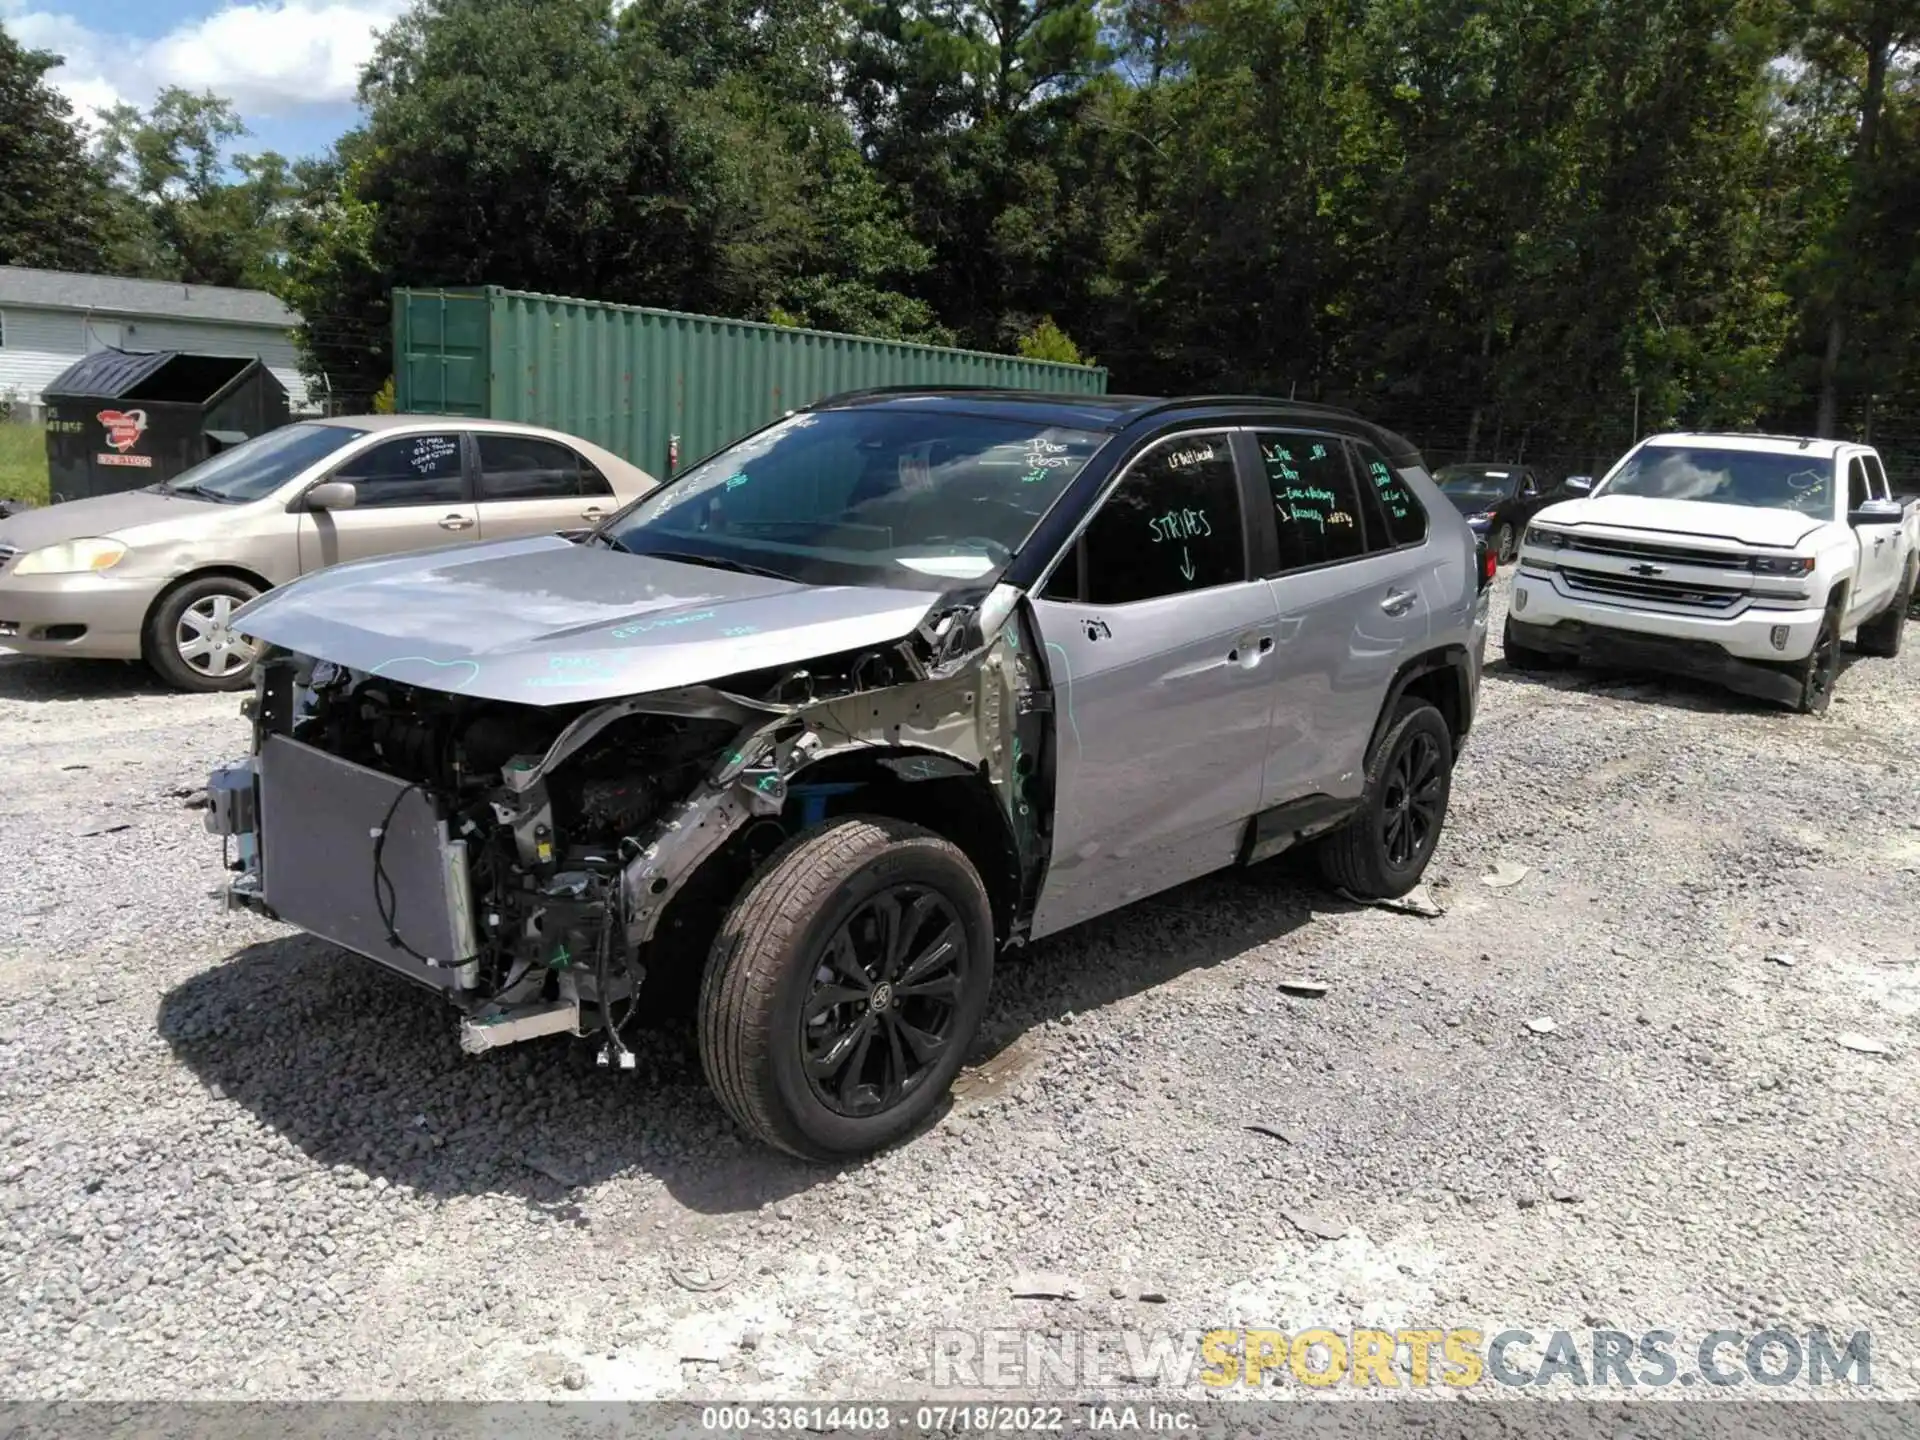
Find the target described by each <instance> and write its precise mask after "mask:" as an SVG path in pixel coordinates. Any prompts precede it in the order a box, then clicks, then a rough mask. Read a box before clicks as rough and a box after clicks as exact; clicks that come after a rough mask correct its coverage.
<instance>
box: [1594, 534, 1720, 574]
mask: <svg viewBox="0 0 1920 1440" xmlns="http://www.w3.org/2000/svg"><path fill="white" fill-rule="evenodd" d="M1566 548H1567V550H1569V551H1574V550H1583V551H1586V552H1587V553H1588V554H1592V555H1614V556H1618V557H1619V558H1620V559H1622V560H1652V561H1656V562H1658V563H1661V564H1666V565H1698V566H1701V567H1703V568H1705V569H1711V570H1750V569H1752V568H1753V562H1752V560H1751V559H1749V558H1748V557H1747V556H1745V555H1729V554H1728V553H1727V552H1726V551H1724V550H1689V549H1686V548H1685V547H1682V546H1678V545H1645V544H1642V543H1641V542H1639V541H1637V540H1603V539H1600V538H1599V537H1597V536H1592V535H1580V536H1577V537H1576V538H1575V539H1574V540H1573V542H1572V543H1571V544H1569V545H1568V546H1567V547H1566Z"/></svg>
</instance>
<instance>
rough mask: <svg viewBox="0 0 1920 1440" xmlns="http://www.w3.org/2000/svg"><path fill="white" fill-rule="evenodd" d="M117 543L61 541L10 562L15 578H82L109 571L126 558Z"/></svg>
mask: <svg viewBox="0 0 1920 1440" xmlns="http://www.w3.org/2000/svg"><path fill="white" fill-rule="evenodd" d="M126 553H127V547H126V546H124V545H122V544H121V543H120V542H119V541H118V540H62V541H61V542H60V543H59V544H58V545H42V546H41V547H40V548H39V549H38V550H29V551H28V552H27V553H26V554H24V555H22V556H21V557H20V558H19V559H18V560H16V561H14V562H13V573H14V574H15V575H84V574H86V573H87V572H88V571H89V570H95V571H97V570H111V569H112V568H113V567H114V566H116V565H118V564H119V563H120V562H121V560H123V559H124V558H126Z"/></svg>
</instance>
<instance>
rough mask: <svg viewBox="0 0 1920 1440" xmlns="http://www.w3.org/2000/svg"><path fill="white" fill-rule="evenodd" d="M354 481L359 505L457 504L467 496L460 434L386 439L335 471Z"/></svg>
mask: <svg viewBox="0 0 1920 1440" xmlns="http://www.w3.org/2000/svg"><path fill="white" fill-rule="evenodd" d="M329 478H330V479H334V480H351V481H352V482H353V487H354V489H355V490H357V491H359V496H358V499H357V500H356V502H355V506H356V508H359V509H367V508H372V507H376V506H389V505H457V504H459V503H460V502H461V501H463V500H465V499H466V498H467V487H466V481H465V478H464V477H463V476H462V474H461V465H460V437H459V436H458V435H457V434H453V433H451V432H449V433H445V434H435V435H406V436H402V437H401V438H400V439H397V440H383V441H382V442H381V443H380V444H378V445H375V446H373V447H372V448H371V449H368V450H363V451H361V452H360V453H359V454H358V455H356V456H354V457H353V458H352V459H351V460H348V461H347V462H346V463H345V464H343V465H342V466H341V467H340V468H339V469H338V470H336V471H335V472H334V473H333V474H332V476H330V477H329Z"/></svg>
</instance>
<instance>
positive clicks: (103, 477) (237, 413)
mask: <svg viewBox="0 0 1920 1440" xmlns="http://www.w3.org/2000/svg"><path fill="white" fill-rule="evenodd" d="M42 400H43V402H44V403H45V405H46V411H47V482H48V489H49V490H50V491H51V498H52V499H53V500H55V501H60V500H80V499H84V498H85V497H87V496H89V495H110V494H112V493H114V492H115V491H118V490H138V489H140V488H141V487H142V486H144V485H152V484H154V483H156V482H157V481H161V480H170V479H172V478H173V477H174V476H175V475H178V474H179V473H180V472H181V471H182V470H185V469H186V468H187V467H188V466H190V465H197V464H199V463H200V462H201V461H202V460H204V459H206V458H207V457H208V456H209V455H212V454H215V453H216V452H218V451H220V450H224V449H226V448H227V447H228V446H229V445H234V444H237V443H238V442H239V441H241V440H244V439H246V438H247V437H249V436H252V435H258V434H260V433H261V432H262V431H266V430H271V429H273V428H274V427H276V426H279V425H284V424H286V423H287V421H288V419H289V415H288V411H287V391H286V387H285V386H283V385H282V384H281V383H280V381H279V380H278V379H276V378H275V376H274V373H273V372H272V371H271V370H269V369H267V367H266V366H265V365H262V364H261V363H260V362H259V361H258V360H255V359H250V358H248V357H247V356H244V355H189V354H185V353H183V352H181V351H178V350H163V351H156V352H153V353H147V354H136V353H134V352H132V351H128V350H102V351H100V352H99V353H98V354H94V355H89V356H87V358H86V359H84V360H80V361H77V362H75V363H74V364H73V365H70V366H68V367H67V369H66V370H64V371H62V372H61V375H60V378H59V379H57V380H55V381H54V382H53V383H52V384H50V385H48V386H47V387H46V389H45V390H44V391H42Z"/></svg>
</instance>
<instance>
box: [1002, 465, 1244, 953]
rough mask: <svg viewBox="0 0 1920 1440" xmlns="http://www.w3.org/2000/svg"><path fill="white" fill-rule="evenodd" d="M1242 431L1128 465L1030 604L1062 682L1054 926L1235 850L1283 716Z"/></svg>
mask: <svg viewBox="0 0 1920 1440" xmlns="http://www.w3.org/2000/svg"><path fill="white" fill-rule="evenodd" d="M1248 567H1249V560H1248V548H1247V525H1246V517H1245V514H1244V490H1243V485H1242V480H1241V475H1240V472H1239V470H1238V469H1237V467H1236V464H1235V460H1234V448H1233V444H1232V440H1231V437H1230V435H1229V434H1228V433H1227V432H1226V431H1222V430H1212V431H1206V430H1202V431H1187V432H1182V433H1179V434H1176V435H1171V436H1167V437H1163V438H1161V439H1159V440H1156V441H1154V442H1153V443H1151V444H1150V445H1148V446H1147V447H1146V448H1145V449H1143V450H1142V451H1141V453H1140V454H1139V455H1137V456H1136V457H1135V458H1134V459H1133V460H1132V461H1130V462H1129V463H1128V465H1127V466H1126V468H1125V469H1124V470H1123V471H1122V473H1121V476H1120V478H1119V480H1118V482H1117V484H1116V485H1115V486H1114V487H1113V488H1112V489H1110V490H1109V492H1108V494H1107V495H1106V497H1105V498H1104V499H1103V500H1102V501H1101V503H1100V504H1099V505H1098V507H1097V508H1096V509H1095V511H1094V513H1093V514H1092V516H1091V517H1090V519H1089V520H1088V522H1087V524H1086V526H1085V529H1084V530H1083V532H1082V534H1081V536H1080V538H1079V539H1078V540H1077V541H1076V542H1075V543H1074V544H1073V545H1072V546H1070V547H1069V548H1068V549H1067V550H1066V551H1065V552H1064V554H1063V555H1062V556H1061V558H1060V560H1059V562H1058V563H1057V564H1056V566H1055V568H1054V571H1053V573H1052V575H1051V576H1050V577H1049V579H1048V580H1047V582H1046V583H1045V584H1044V585H1043V586H1042V588H1041V590H1040V592H1039V594H1038V596H1037V597H1036V598H1035V599H1034V600H1033V601H1032V602H1031V603H1032V608H1033V616H1034V623H1035V626H1036V628H1037V629H1038V631H1039V634H1040V639H1041V642H1042V645H1043V648H1044V653H1045V656H1046V663H1047V670H1048V673H1049V675H1050V676H1051V678H1052V682H1053V688H1054V712H1055V726H1054V730H1055V734H1056V736H1057V737H1058V745H1059V755H1058V763H1057V764H1056V766H1055V776H1056V792H1055V793H1056V802H1055V822H1054V833H1053V839H1052V860H1051V863H1050V865H1049V868H1048V871H1047V879H1046V884H1045V885H1044V886H1043V887H1042V890H1041V894H1040V899H1039V904H1038V907H1037V909H1036V912H1035V916H1034V923H1033V933H1034V934H1035V935H1043V934H1047V933H1050V932H1052V931H1055V930H1059V929H1062V928H1063V927H1065V926H1068V925H1072V924H1074V923H1076V922H1078V921H1080V920H1084V919H1087V918H1088V917H1090V916H1093V915H1097V914H1100V913H1102V912H1103V911H1107V910H1111V909H1114V908H1115V907H1117V906H1120V905H1124V904H1126V903H1127V902H1128V901H1131V900H1136V899H1139V898H1140V897H1141V896H1144V895H1151V894H1153V893H1154V892H1156V891H1159V890H1164V889H1166V888H1167V887H1169V886H1171V885H1178V884H1180V883H1181V882H1182V881H1185V880H1190V879H1193V878H1194V877H1195V876H1198V875H1203V874H1205V873H1207V872H1208V871H1211V870H1217V869H1219V868H1221V867H1223V866H1226V865H1230V864H1232V863H1233V861H1234V860H1235V858H1236V857H1237V855H1238V852H1239V847H1240V842H1241V838H1242V835H1243V833H1244V827H1245V822H1246V820H1247V817H1248V816H1250V815H1251V814H1253V812H1254V811H1255V810H1256V809H1258V808H1259V804H1260V789H1261V781H1262V771H1263V767H1264V765H1265V762H1266V754H1267V745H1268V736H1269V733H1270V730H1271V726H1272V712H1273V699H1274V684H1275V676H1276V673H1277V672H1276V668H1275V666H1274V663H1273V661H1274V655H1273V650H1274V626H1273V621H1274V611H1273V596H1272V592H1271V591H1270V590H1269V588H1268V586H1267V583H1266V582H1265V581H1264V580H1263V579H1260V578H1258V577H1256V576H1253V575H1252V574H1251V573H1250V571H1249V568H1248Z"/></svg>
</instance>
